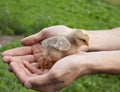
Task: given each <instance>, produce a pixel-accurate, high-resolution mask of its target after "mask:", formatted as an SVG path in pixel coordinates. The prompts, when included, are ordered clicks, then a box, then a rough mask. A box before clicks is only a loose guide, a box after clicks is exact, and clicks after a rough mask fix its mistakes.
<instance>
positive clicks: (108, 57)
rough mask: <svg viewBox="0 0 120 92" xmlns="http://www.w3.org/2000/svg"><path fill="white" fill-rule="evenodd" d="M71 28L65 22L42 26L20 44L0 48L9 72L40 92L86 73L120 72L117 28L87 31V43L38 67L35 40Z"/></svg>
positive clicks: (57, 87)
mask: <svg viewBox="0 0 120 92" xmlns="http://www.w3.org/2000/svg"><path fill="white" fill-rule="evenodd" d="M61 30H63V31H61ZM73 30H74V29H70V28H68V27H66V26H52V27H48V28H45V29H43V30H42V31H41V32H39V33H37V34H35V35H32V36H29V37H27V38H24V39H23V40H22V41H21V42H22V44H23V45H24V46H23V47H19V48H16V49H11V50H7V51H5V52H3V53H2V56H3V61H4V62H7V63H9V65H10V68H11V69H12V71H13V73H14V74H15V75H16V76H17V78H18V79H19V80H20V81H21V83H22V84H23V85H24V86H25V87H26V88H31V89H35V90H38V91H40V92H48V91H49V92H56V91H57V90H60V89H62V88H63V87H66V86H68V85H70V84H71V83H72V82H73V81H74V80H76V79H77V78H79V77H80V76H83V75H86V74H98V73H105V74H120V67H119V65H120V57H119V56H120V41H119V37H120V31H118V30H120V28H116V29H112V30H110V31H109V30H104V31H103V30H102V31H92V30H90V31H87V34H88V36H89V40H90V43H89V44H90V45H89V47H87V46H82V47H81V48H80V49H79V50H78V53H75V54H73V55H69V56H67V57H64V58H62V59H60V60H59V61H57V62H56V63H55V64H54V66H53V67H52V68H51V69H49V70H48V69H46V70H40V69H38V68H37V67H38V63H36V62H35V61H37V60H38V59H40V55H41V54H42V53H41V51H40V49H39V48H40V45H39V44H37V43H38V42H39V41H42V40H43V39H45V38H48V37H51V36H53V35H57V34H59V33H62V34H65V35H66V34H68V33H69V32H71V31H73ZM109 41H110V42H109ZM86 51H87V52H86ZM98 51H99V52H98Z"/></svg>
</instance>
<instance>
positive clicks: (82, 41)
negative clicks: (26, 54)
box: [40, 30, 89, 69]
mask: <svg viewBox="0 0 120 92" xmlns="http://www.w3.org/2000/svg"><path fill="white" fill-rule="evenodd" d="M88 44H89V37H88V35H87V34H86V32H85V31H83V30H75V31H73V32H71V33H70V34H68V35H66V36H63V35H57V36H53V37H50V38H47V39H45V40H43V41H42V43H41V46H42V52H43V60H42V63H41V65H40V67H41V69H45V68H51V67H52V66H53V64H54V63H55V62H56V61H58V60H59V59H61V58H63V57H65V56H67V55H71V54H74V53H76V52H77V50H78V48H80V46H82V45H87V46H88Z"/></svg>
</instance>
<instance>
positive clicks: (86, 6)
mask: <svg viewBox="0 0 120 92" xmlns="http://www.w3.org/2000/svg"><path fill="white" fill-rule="evenodd" d="M103 1H105V0H0V34H2V35H3V34H7V35H8V34H12V35H13V34H22V35H30V34H33V33H36V32H38V31H39V30H41V29H42V28H44V27H47V26H51V25H58V24H64V25H67V26H69V27H74V28H82V29H108V28H113V27H118V26H120V17H119V15H120V7H118V6H116V5H114V4H113V5H112V4H108V3H105V2H103ZM114 1H115V0H114ZM18 46H21V45H20V43H19V40H15V41H13V42H11V43H10V44H7V45H4V46H3V47H2V48H0V52H2V51H4V50H7V49H10V48H14V47H18ZM119 80H120V76H119V75H117V76H115V75H89V76H84V77H81V78H79V79H78V80H76V81H75V82H74V83H73V84H71V85H70V86H68V87H67V88H65V89H63V90H61V91H60V92H119V91H120V87H119V86H120V82H119ZM0 92H33V91H32V90H28V89H25V88H24V87H23V86H22V85H21V84H20V83H19V81H18V80H17V79H16V78H15V76H14V75H13V74H12V73H9V72H8V71H7V65H5V64H4V63H2V58H1V57H0Z"/></svg>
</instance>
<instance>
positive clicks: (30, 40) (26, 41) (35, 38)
mask: <svg viewBox="0 0 120 92" xmlns="http://www.w3.org/2000/svg"><path fill="white" fill-rule="evenodd" d="M43 39H45V35H43V31H41V32H38V33H36V34H34V35H31V36H28V37H25V38H23V39H22V40H21V43H22V44H23V45H25V46H29V45H33V44H35V43H38V42H40V41H41V40H43Z"/></svg>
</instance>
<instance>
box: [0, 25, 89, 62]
mask: <svg viewBox="0 0 120 92" xmlns="http://www.w3.org/2000/svg"><path fill="white" fill-rule="evenodd" d="M74 30H75V29H72V28H68V27H66V26H62V25H58V26H52V27H48V28H44V29H43V30H41V31H40V32H39V33H36V34H34V35H32V36H29V37H26V38H24V39H22V41H21V42H22V44H23V45H29V46H23V47H19V48H16V49H12V50H7V51H5V52H3V53H2V56H3V60H4V62H8V63H9V62H10V60H9V59H10V57H8V56H12V57H17V58H20V59H23V60H26V61H29V62H30V63H31V62H34V61H40V60H41V58H40V56H41V54H42V53H41V51H40V49H41V46H40V44H39V43H40V42H41V41H42V40H44V39H46V38H48V37H51V36H54V35H58V34H62V35H66V34H69V33H70V32H72V31H74ZM79 50H80V51H87V50H88V48H87V46H82V47H81V48H80V49H79ZM39 63H40V62H39Z"/></svg>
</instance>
